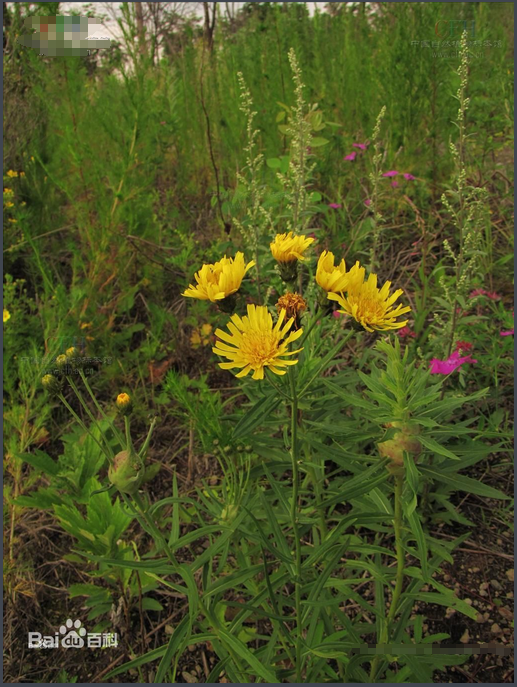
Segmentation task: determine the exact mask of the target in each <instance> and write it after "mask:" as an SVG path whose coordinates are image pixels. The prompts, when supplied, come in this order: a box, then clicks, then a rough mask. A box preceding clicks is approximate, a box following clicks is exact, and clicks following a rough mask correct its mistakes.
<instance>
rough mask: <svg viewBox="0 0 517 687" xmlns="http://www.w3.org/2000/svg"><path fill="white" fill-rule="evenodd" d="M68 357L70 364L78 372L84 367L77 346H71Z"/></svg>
mask: <svg viewBox="0 0 517 687" xmlns="http://www.w3.org/2000/svg"><path fill="white" fill-rule="evenodd" d="M66 357H67V358H68V364H69V365H70V366H71V367H73V368H75V369H76V370H77V369H79V368H80V367H82V360H81V356H80V354H79V351H78V349H77V348H76V347H75V346H70V348H67V349H66Z"/></svg>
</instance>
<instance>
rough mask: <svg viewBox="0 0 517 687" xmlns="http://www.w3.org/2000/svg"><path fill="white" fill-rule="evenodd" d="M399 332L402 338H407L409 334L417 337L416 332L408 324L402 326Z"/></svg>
mask: <svg viewBox="0 0 517 687" xmlns="http://www.w3.org/2000/svg"><path fill="white" fill-rule="evenodd" d="M397 334H398V335H399V336H400V338H401V339H405V338H406V337H407V336H409V337H410V338H411V339H414V338H415V337H416V334H415V332H413V331H411V329H410V328H409V327H408V326H407V325H406V326H405V327H401V328H400V329H399V330H398V332H397Z"/></svg>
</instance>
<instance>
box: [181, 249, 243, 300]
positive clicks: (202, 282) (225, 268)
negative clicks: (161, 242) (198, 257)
mask: <svg viewBox="0 0 517 687" xmlns="http://www.w3.org/2000/svg"><path fill="white" fill-rule="evenodd" d="M254 265H255V261H254V260H251V262H248V264H247V265H245V264H244V255H243V254H242V253H241V252H239V253H237V255H236V256H235V258H227V257H226V256H225V257H224V258H222V259H221V260H219V262H216V263H214V264H213V265H203V267H202V268H201V269H200V270H199V272H196V274H195V275H194V277H195V280H196V281H197V285H196V286H193V285H192V284H189V287H188V289H187V290H186V291H184V292H183V294H182V295H183V296H188V297H189V298H199V299H200V300H202V301H207V300H208V301H212V303H215V302H216V301H219V300H222V299H223V298H226V297H227V296H230V295H231V294H232V293H236V292H237V291H238V290H239V289H240V286H241V283H242V280H243V279H244V275H245V274H246V272H247V271H248V270H249V269H250V268H251V267H253V266H254Z"/></svg>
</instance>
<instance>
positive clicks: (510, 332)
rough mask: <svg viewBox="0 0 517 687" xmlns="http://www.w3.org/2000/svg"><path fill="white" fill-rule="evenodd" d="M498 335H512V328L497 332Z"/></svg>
mask: <svg viewBox="0 0 517 687" xmlns="http://www.w3.org/2000/svg"><path fill="white" fill-rule="evenodd" d="M499 335H500V336H513V329H509V330H508V331H507V332H499Z"/></svg>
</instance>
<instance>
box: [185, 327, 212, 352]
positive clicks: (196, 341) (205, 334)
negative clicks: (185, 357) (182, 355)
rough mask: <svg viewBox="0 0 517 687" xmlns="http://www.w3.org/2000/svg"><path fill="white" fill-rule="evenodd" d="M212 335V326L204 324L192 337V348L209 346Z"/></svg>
mask: <svg viewBox="0 0 517 687" xmlns="http://www.w3.org/2000/svg"><path fill="white" fill-rule="evenodd" d="M211 334H212V325H211V324H210V323H209V322H207V323H205V324H202V325H201V327H200V328H199V329H194V330H193V332H192V334H191V336H190V344H191V346H192V348H199V347H200V346H201V345H203V346H208V344H209V343H210V335H211Z"/></svg>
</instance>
